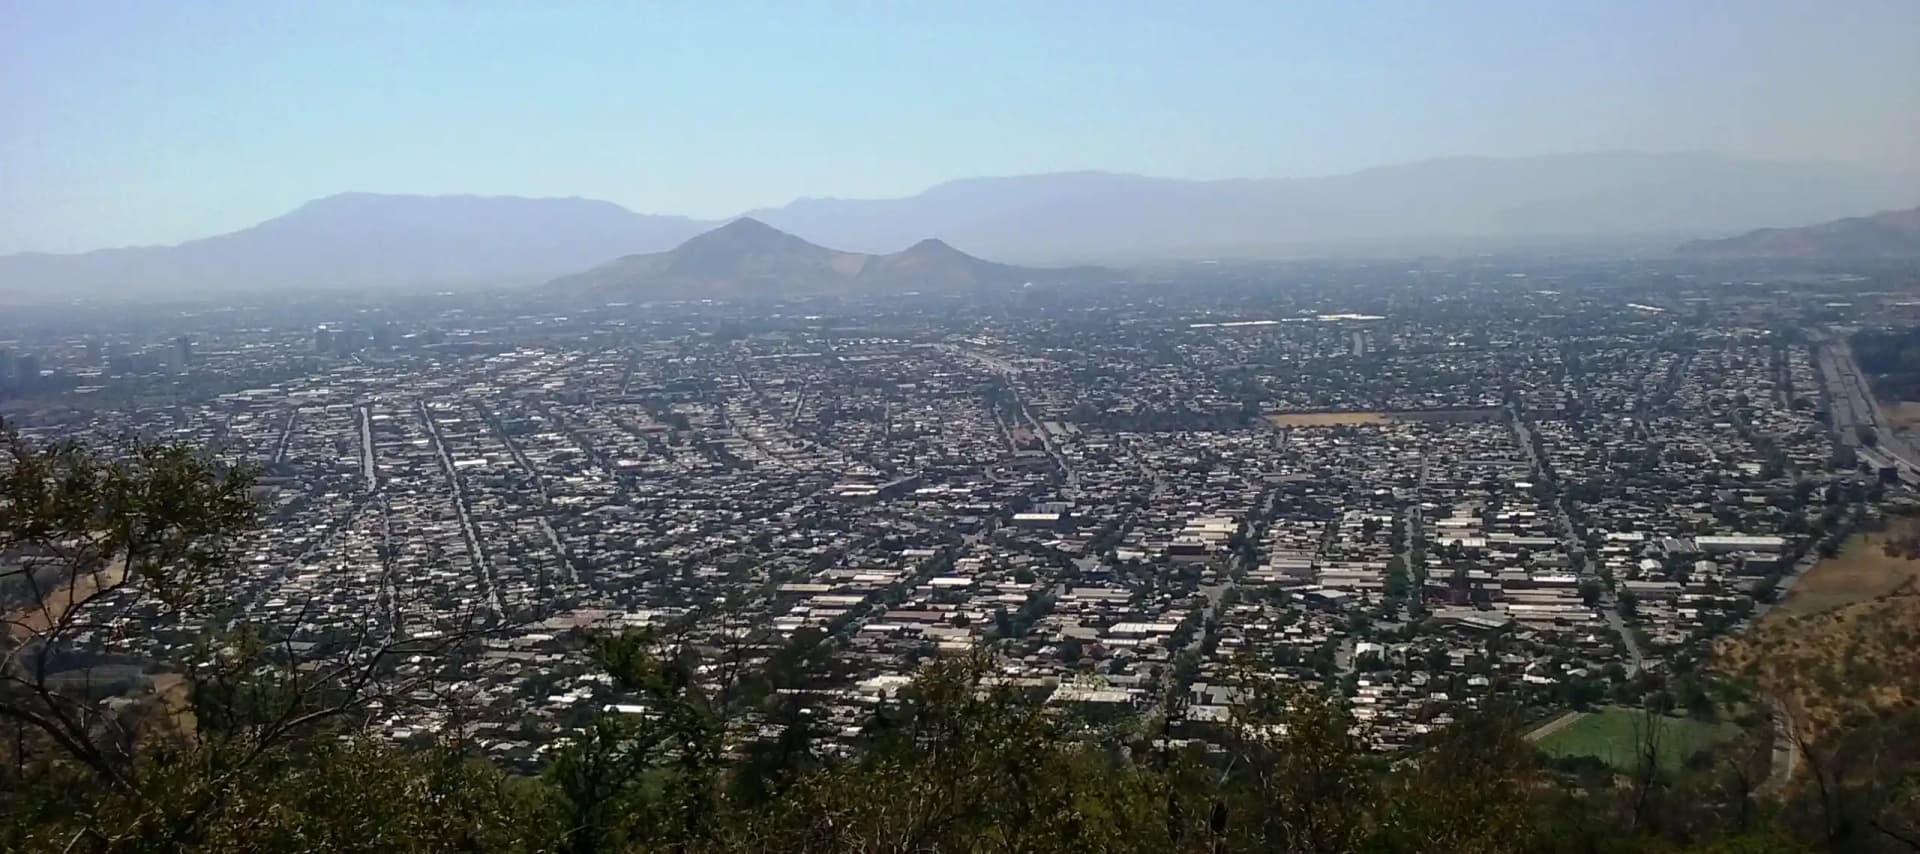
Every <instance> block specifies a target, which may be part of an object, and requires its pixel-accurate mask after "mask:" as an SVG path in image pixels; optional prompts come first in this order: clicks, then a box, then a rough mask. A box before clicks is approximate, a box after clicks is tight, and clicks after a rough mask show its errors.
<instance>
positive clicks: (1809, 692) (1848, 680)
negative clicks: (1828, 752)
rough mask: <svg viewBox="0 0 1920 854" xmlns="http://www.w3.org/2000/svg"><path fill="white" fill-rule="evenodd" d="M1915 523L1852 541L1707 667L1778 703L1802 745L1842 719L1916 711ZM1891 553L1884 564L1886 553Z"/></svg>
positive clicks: (1919, 579) (1897, 522)
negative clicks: (1789, 714)
mask: <svg viewBox="0 0 1920 854" xmlns="http://www.w3.org/2000/svg"><path fill="white" fill-rule="evenodd" d="M1916 537H1920V520H1915V519H1912V518H1906V517H1895V518H1893V519H1891V520H1889V523H1888V528H1887V530H1886V531H1878V532H1871V533H1862V534H1856V535H1854V536H1853V537H1851V538H1849V539H1848V540H1847V543H1846V546H1845V547H1844V548H1843V549H1842V550H1841V552H1840V554H1838V555H1836V556H1834V557H1832V558H1828V559H1827V560H1824V561H1821V562H1820V563H1819V564H1818V565H1816V566H1815V567H1814V568H1813V570H1812V571H1810V572H1808V573H1807V574H1806V576H1805V577H1803V578H1801V579H1800V582H1799V583H1798V584H1796V585H1795V586H1794V590H1793V592H1792V593H1791V594H1789V595H1788V597H1787V598H1786V600H1785V601H1783V602H1782V603H1781V604H1780V606H1779V607H1777V608H1775V609H1773V610H1772V611H1769V612H1768V613H1767V615H1766V616H1765V617H1763V618H1762V619H1761V620H1760V621H1759V622H1758V623H1757V624H1755V625H1754V626H1753V628H1752V629H1750V630H1749V631H1747V632H1745V633H1744V634H1741V635H1739V636H1735V637H1729V638H1726V639H1724V640H1723V641H1721V643H1720V644H1719V645H1718V647H1717V648H1716V650H1715V655H1714V659H1715V660H1714V667H1715V669H1717V670H1720V671H1722V672H1725V673H1730V674H1735V675H1739V676H1742V677H1745V678H1748V679H1751V680H1753V682H1754V683H1755V684H1756V685H1757V686H1758V687H1759V688H1760V689H1761V690H1762V691H1764V692H1765V693H1767V694H1769V695H1772V696H1777V697H1780V698H1782V699H1784V700H1785V701H1786V702H1787V703H1788V705H1789V706H1790V707H1791V708H1792V709H1793V710H1794V712H1795V717H1796V718H1797V719H1798V720H1799V721H1800V722H1801V724H1800V725H1801V726H1802V727H1803V728H1804V731H1805V733H1806V734H1807V736H1808V737H1809V738H1810V739H1817V738H1818V736H1819V734H1820V733H1821V732H1823V731H1828V730H1830V729H1831V728H1832V727H1834V726H1835V725H1837V724H1838V723H1839V722H1841V721H1843V720H1846V719H1847V718H1849V717H1850V716H1857V715H1868V716H1878V715H1881V714H1885V713H1889V712H1893V711H1897V710H1903V709H1910V708H1913V706H1914V704H1915V703H1920V643H1915V642H1914V640H1915V638H1920V559H1915V558H1913V557H1908V556H1907V555H1909V554H1913V553H1914V548H1915V546H1916V542H1915V538H1916ZM1890 544H1892V545H1894V546H1895V548H1894V549H1892V550H1893V551H1897V552H1900V553H1899V554H1889V553H1888V552H1889V548H1888V546H1889V545H1890Z"/></svg>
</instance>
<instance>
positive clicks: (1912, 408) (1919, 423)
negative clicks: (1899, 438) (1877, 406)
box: [1881, 400, 1920, 430]
mask: <svg viewBox="0 0 1920 854" xmlns="http://www.w3.org/2000/svg"><path fill="white" fill-rule="evenodd" d="M1881 409H1883V410H1885V412H1886V413H1887V422H1888V423H1889V424H1891V425H1892V426H1893V429H1895V430H1912V429H1914V428H1915V427H1920V400H1903V401H1900V402H1899V403H1890V404H1887V405H1885V406H1882V407H1881Z"/></svg>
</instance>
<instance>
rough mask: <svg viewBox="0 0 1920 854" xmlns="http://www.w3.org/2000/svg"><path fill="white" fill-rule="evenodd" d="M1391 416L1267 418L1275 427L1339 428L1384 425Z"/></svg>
mask: <svg viewBox="0 0 1920 854" xmlns="http://www.w3.org/2000/svg"><path fill="white" fill-rule="evenodd" d="M1392 418H1393V416H1392V415H1391V414H1390V413H1386V412H1283V413H1280V414H1277V415H1269V416H1267V420H1268V421H1270V422H1272V423H1273V424H1274V425H1275V426H1277V427H1340V426H1345V425H1351V424H1384V423H1386V422H1387V421H1389V420H1391V419H1392Z"/></svg>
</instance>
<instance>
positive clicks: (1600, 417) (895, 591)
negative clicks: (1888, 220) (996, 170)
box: [3, 263, 1920, 767]
mask: <svg viewBox="0 0 1920 854" xmlns="http://www.w3.org/2000/svg"><path fill="white" fill-rule="evenodd" d="M1727 272H1728V271H1727V270H1718V271H1716V270H1714V269H1712V268H1704V269H1692V270H1688V269H1662V268H1660V267H1659V266H1657V265H1649V266H1637V265H1624V264H1623V265H1603V264H1595V265H1590V266H1566V267H1553V266H1547V267H1541V266H1512V265H1497V264H1472V263H1450V264H1435V265H1430V266H1423V267H1412V268H1400V267H1395V266H1388V265H1360V264H1355V265H1344V266H1342V265H1326V266H1320V267H1276V266H1248V267H1245V268H1235V267H1216V266H1199V267H1194V268H1191V269H1184V270H1181V271H1179V272H1177V273H1174V274H1171V276H1172V277H1171V278H1168V279H1167V280H1164V281H1135V282H1128V281H1115V282H1111V283H1106V284H1104V285H1089V286H1082V287H1077V288H1063V289H1058V290H1039V289H1025V290H1018V291H1012V292H1007V293H999V294H983V295H973V296H966V297H945V296H940V297H933V296H928V297H913V296H903V297H897V298H879V297H875V298H866V299H858V298H847V299H841V298H820V299H813V300H801V301H795V302H789V303H775V304H755V303H739V304H730V303H722V302H707V301H699V302H678V303H670V304H634V305H613V306H606V307H599V308H595V307H589V306H576V307H570V308H561V307H555V306H551V305H546V304H543V301H541V300H538V299H534V298H532V297H533V296H534V295H532V294H527V293H523V292H517V291H501V292H478V293H467V294H459V293H445V294H434V295H421V296H414V297H405V298H393V299H353V298H349V297H344V296H343V297H338V298H330V299H325V300H315V301H310V302H295V303H272V302H263V303H260V304H257V305H254V304H246V303H240V304H232V305H222V306H207V305H194V304H181V305H175V306H168V307H166V308H165V309H164V310H154V309H151V308H140V309H132V308H129V309H126V310H122V311H116V310H114V309H112V308H88V309H86V310H80V311H43V312H33V313H29V314H26V315H23V316H16V318H15V320H14V321H12V323H11V328H9V329H7V330H5V332H4V333H3V334H4V336H5V338H6V339H8V340H10V341H13V342H21V343H16V344H14V345H13V346H12V347H10V349H9V350H8V351H7V355H6V356H5V357H4V359H5V360H6V362H7V363H8V365H9V368H10V370H11V371H12V373H13V376H14V380H13V386H12V388H14V389H15V390H16V391H15V394H14V399H13V400H12V401H10V402H9V403H7V404H6V410H7V419H8V422H9V423H10V424H13V425H15V426H16V427H17V428H18V429H19V430H20V431H21V432H22V434H23V435H24V436H26V437H28V438H35V437H43V438H45V439H47V440H49V441H52V440H57V439H68V438H74V437H84V438H86V439H89V440H93V441H96V442H99V443H102V444H106V443H110V442H111V441H112V439H113V438H114V437H116V436H123V435H139V436H146V437H152V438H155V439H162V440H167V441H178V442H185V443H188V444H190V445H192V446H195V447H204V448H209V449H212V452H213V453H215V454H217V455H218V457H219V458H220V459H222V460H224V461H226V462H229V463H233V464H240V465H247V466H252V467H254V468H256V469H257V470H258V472H259V480H258V485H257V489H256V491H257V493H258V496H259V500H260V503H261V505H262V507H263V523H262V525H261V527H260V529H259V530H258V531H256V532H254V533H253V534H252V535H251V536H250V537H249V539H248V540H247V542H246V545H245V547H244V548H243V549H242V550H241V551H240V552H239V554H238V555H237V560H236V561H235V562H234V563H233V565H231V566H229V567H226V568H224V569H225V571H226V574H225V575H224V576H223V577H222V578H221V579H220V581H219V582H218V583H219V584H221V585H222V586H223V587H225V588H226V589H227V590H229V591H230V592H231V594H232V596H233V598H234V600H235V602H236V603H237V608H236V610H235V612H234V613H233V614H231V615H230V618H233V619H244V620H247V621H250V622H254V623H258V624H262V625H267V626H272V627H274V628H275V629H277V630H278V631H279V632H281V633H284V634H283V637H284V638H285V639H286V640H287V641H288V642H289V643H293V644H302V645H311V644H322V643H325V642H327V640H328V639H329V638H330V637H331V636H333V635H335V634H338V633H340V632H343V631H346V630H348V629H350V628H352V627H356V626H364V625H371V626H372V627H373V631H374V632H375V633H377V634H378V635H379V636H383V637H384V636H408V635H422V634H426V635H431V634H432V633H435V632H445V631H450V630H452V629H453V628H454V627H456V626H459V625H472V624H474V622H475V621H476V620H477V621H478V622H479V623H482V624H485V625H489V626H492V627H496V628H497V631H492V632H489V633H488V635H487V639H486V650H485V654H484V655H480V656H476V657H474V658H472V659H470V660H466V661H463V662H462V663H461V667H462V668H463V669H462V671H461V672H460V673H458V674H457V675H455V676H453V677H451V678H450V679H449V680H448V684H447V686H446V687H447V689H448V690H446V691H445V692H443V693H439V694H436V695H435V696H434V697H433V698H432V699H431V700H430V701H425V702H401V703H395V704H393V706H392V707H391V708H386V709H382V710H381V717H380V720H379V729H380V731H381V732H382V733H383V734H385V735H387V736H390V737H394V738H405V737H407V736H409V735H411V734H416V733H434V732H440V731H441V730H442V729H443V728H444V727H446V726H447V724H448V722H449V721H450V720H455V719H457V720H459V721H460V722H461V724H460V725H461V726H462V727H463V728H464V731H465V732H466V734H467V735H469V736H470V737H471V738H472V743H473V744H474V745H476V746H477V747H479V748H480V749H481V750H482V751H483V752H484V753H485V754H486V755H487V756H489V757H491V758H493V759H496V760H498V761H500V762H503V763H507V764H511V765H516V766H526V767H533V766H536V765H537V764H538V763H539V762H540V760H541V756H542V753H543V751H545V750H546V749H547V748H548V747H549V746H550V745H551V744H552V743H553V740H554V738H555V737H556V735H557V734H560V733H563V732H565V730H566V728H567V727H568V726H570V725H572V724H573V723H574V722H577V721H579V720H581V719H582V717H583V716H584V715H586V714H589V713H591V712H595V711H598V710H601V709H604V708H609V707H616V706H619V705H621V704H623V703H629V702H632V701H633V700H634V698H632V697H627V696H622V694H621V693H620V692H619V691H618V690H616V689H615V687H614V686H613V685H612V684H611V682H610V680H608V679H606V678H605V676H604V675H602V674H600V673H598V672H596V671H595V670H594V669H593V668H592V667H591V666H590V665H589V663H588V662H587V661H586V659H585V658H584V656H583V655H582V654H581V651H580V649H579V648H578V645H577V644H570V643H569V642H568V641H567V638H568V635H569V632H570V631H571V630H573V629H577V628H581V627H654V628H657V629H660V630H662V631H664V632H670V633H671V634H672V635H673V636H674V637H676V638H680V639H683V640H684V641H685V642H687V643H691V644H694V645H697V646H699V647H701V648H703V649H706V650H708V651H710V652H712V653H714V654H715V655H716V656H727V657H730V658H728V659H727V660H729V661H732V662H735V663H737V664H738V665H740V667H741V668H744V669H752V670H764V669H765V668H766V667H767V666H768V664H769V662H780V663H781V667H782V668H783V669H782V671H781V674H780V675H781V677H782V679H783V681H782V683H778V684H775V685H772V686H771V687H772V688H774V689H777V690H781V691H799V692H803V695H804V697H805V709H806V710H807V712H808V713H809V714H811V715H814V716H816V718H817V721H818V723H819V724H821V725H822V726H823V727H824V729H825V731H826V732H828V733H830V734H831V735H832V737H835V738H843V739H845V740H847V741H848V742H849V743H851V742H852V741H854V740H857V738H858V737H859V735H860V733H861V732H862V726H863V723H864V722H865V721H866V720H868V719H869V718H870V716H871V715H872V714H873V710H874V709H875V708H876V707H878V706H881V705H884V704H886V703H887V702H888V701H889V699H890V697H892V696H893V695H894V694H896V693H897V692H898V691H899V689H900V688H901V687H902V686H903V685H905V684H906V683H907V682H908V681H909V680H910V679H911V677H912V675H913V674H914V672H915V671H916V669H917V668H918V667H919V666H920V665H921V664H922V663H923V662H926V661H929V660H931V659H936V658H939V657H942V656H960V655H965V654H967V653H969V652H970V651H974V650H983V649H984V650H991V651H992V652H993V653H994V654H995V659H994V661H995V668H996V671H997V675H999V676H1002V677H1004V678H1005V679H1007V680H1011V681H1012V682H1014V683H1017V684H1019V685H1022V686H1031V687H1032V688H1034V689H1036V690H1039V691H1041V692H1043V693H1044V694H1045V695H1046V702H1047V703H1048V704H1049V705H1053V706H1059V707H1063V708H1071V709H1075V710H1077V711H1081V712H1087V713H1091V714H1092V715H1093V716H1094V718H1096V719H1132V720H1136V721H1138V722H1139V723H1140V725H1141V726H1148V727H1154V728H1156V729H1155V731H1158V728H1159V727H1162V726H1165V727H1170V729H1169V730H1168V731H1169V732H1170V734H1171V735H1172V736H1173V737H1175V738H1190V739H1197V740H1201V741H1204V740H1206V739H1207V738H1208V737H1209V733H1210V732H1212V731H1213V725H1214V724H1216V723H1217V722H1219V721H1222V720H1224V719H1226V717H1227V716H1228V714H1229V708H1230V706H1231V705H1232V703H1233V700H1234V696H1235V693H1234V692H1235V687H1234V685H1235V681H1236V677H1235V674H1236V673H1238V672H1239V671H1240V669H1242V668H1248V667H1251V668H1256V669H1258V670H1261V671H1264V672H1267V673H1270V674H1272V675H1273V676H1275V677H1277V678H1279V679H1283V680H1286V681H1289V682H1298V683H1301V684H1303V685H1310V686H1325V687H1329V688H1333V689H1335V690H1337V691H1338V692H1339V693H1340V695H1341V696H1344V697H1347V698H1349V699H1350V700H1351V701H1352V702H1353V703H1354V706H1355V715H1356V717H1358V718H1359V719H1360V720H1362V721H1364V722H1366V723H1367V724H1368V725H1369V728H1368V733H1369V737H1370V739H1371V740H1372V741H1373V743H1374V746H1375V747H1377V748H1379V749H1383V750H1384V749H1390V748H1393V747H1396V746H1399V745H1404V744H1406V743H1408V742H1409V741H1410V740H1411V739H1414V738H1415V737H1416V736H1418V735H1420V734H1422V733H1426V732H1429V731H1431V730H1432V729H1433V728H1434V727H1436V726H1438V725H1441V724H1444V723H1445V722H1446V721H1447V720H1448V719H1449V715H1450V714H1451V713H1452V712H1453V711H1454V710H1457V709H1460V708H1463V707H1466V708H1471V707H1473V706H1475V705H1476V704H1479V703H1481V702H1485V701H1486V700H1487V699H1488V698H1491V697H1504V698H1519V699H1520V700H1521V701H1522V702H1524V703H1526V704H1527V705H1528V706H1530V707H1534V708H1537V709H1540V710H1542V711H1546V710H1552V709H1558V708H1566V707H1569V706H1570V705H1571V704H1581V705H1583V706H1584V705H1586V704H1592V703H1598V702H1601V701H1603V700H1604V699H1605V698H1607V697H1609V696H1613V697H1625V696H1638V693H1637V692H1640V691H1644V690H1646V686H1648V685H1655V686H1657V685H1662V684H1665V683H1666V681H1667V680H1669V679H1670V678H1671V675H1672V674H1674V673H1676V672H1680V673H1687V672H1690V671H1691V670H1692V668H1693V667H1694V666H1695V662H1698V661H1699V660H1700V659H1701V658H1702V657H1703V654H1704V652H1705V651H1706V650H1707V649H1708V648H1709V647H1710V646H1711V645H1712V644H1713V643H1714V642H1715V641H1716V640H1717V639H1719V638H1721V637H1722V636H1723V635H1725V634H1727V633H1728V632H1730V631H1734V630H1737V629H1739V628H1740V627H1742V626H1744V625H1746V624H1748V623H1750V622H1751V621H1752V620H1754V619H1755V618H1756V617H1759V616H1760V615H1763V614H1765V613H1766V612H1767V610H1768V608H1769V607H1770V606H1771V605H1772V604H1773V603H1775V602H1776V601H1778V600H1779V598H1780V595H1781V593H1783V592H1785V591H1787V590H1789V589H1790V588H1791V586H1792V585H1793V583H1794V581H1795V580H1796V579H1797V578H1798V576H1800V575H1801V574H1802V573H1804V572H1806V571H1807V570H1808V568H1809V567H1811V566H1812V565H1813V562H1814V561H1815V560H1816V559H1817V558H1818V557H1819V556H1820V555H1821V554H1822V553H1823V552H1826V553H1831V552H1832V551H1833V549H1834V548H1835V545H1836V544H1837V543H1838V542H1839V541H1840V540H1842V539H1843V538H1844V537H1845V536H1846V535H1847V534H1848V533H1849V532H1850V531H1852V530H1853V529H1855V528H1856V527H1858V526H1860V525H1861V523H1862V522H1863V520H1864V519H1866V518H1867V517H1870V516H1875V515H1878V514H1881V513H1882V512H1883V510H1882V509H1881V508H1882V506H1883V504H1884V503H1885V502H1888V501H1904V500H1906V499H1903V498H1900V497H1899V496H1902V495H1906V494H1908V488H1909V487H1910V486H1911V485H1912V484H1913V483H1914V482H1915V481H1916V476H1917V475H1920V468H1916V467H1915V466H1914V464H1913V462H1911V461H1912V460H1916V459H1920V455H1916V454H1914V453H1913V452H1912V451H1910V450H1908V449H1907V446H1906V440H1905V438H1904V435H1903V433H1902V432H1901V431H1900V430H1898V429H1892V428H1889V426H1888V425H1886V424H1885V423H1883V422H1882V421H1880V420H1879V419H1882V418H1885V417H1886V416H1884V415H1881V414H1879V410H1878V409H1876V407H1875V404H1874V403H1873V398H1872V396H1871V392H1870V391H1869V390H1867V388H1866V387H1865V386H1864V385H1863V384H1862V380H1861V378H1860V377H1861V373H1860V369H1859V367H1858V366H1857V365H1856V364H1855V363H1854V361H1853V357H1852V355H1851V353H1850V352H1849V350H1848V348H1847V346H1846V344H1845V343H1844V342H1845V340H1846V335H1847V333H1848V332H1850V331H1851V330H1853V329H1855V328H1857V327H1858V326H1859V325H1861V324H1862V323H1863V322H1864V323H1874V324H1884V323H1887V322H1889V321H1890V320H1894V319H1905V320H1907V321H1909V322H1920V301H1916V300H1915V299H1914V298H1912V296H1911V295H1910V291H1907V290H1903V289H1901V288H1900V287H1896V286H1904V285H1909V284H1910V283H1909V282H1907V281H1905V280H1899V279H1889V278H1887V277H1886V276H1884V275H1875V274H1872V273H1868V274H1862V275H1849V276H1838V275H1826V276H1800V275H1796V274H1793V273H1789V272H1779V273H1775V274H1773V275H1772V276H1770V277H1765V278H1761V279H1756V280H1729V279H1723V278H1716V276H1723V275H1725V274H1726V273H1727ZM1761 275H1763V276H1765V274H1764V273H1762V274H1761ZM1768 279H1771V280H1768ZM1876 438H1877V441H1876ZM120 595H122V596H125V597H127V598H128V599H129V602H128V603H127V605H128V607H119V608H116V607H115V606H114V603H112V602H105V603H102V605H101V608H102V609H103V610H105V611H108V612H111V613H113V614H114V617H113V618H112V619H111V620H107V621H103V622H101V623H99V624H98V625H96V626H92V627H89V628H87V629H86V630H85V631H84V633H83V634H82V635H81V638H80V639H81V640H82V641H83V642H84V643H87V644H90V645H91V646H92V647H93V648H95V649H96V650H98V651H101V652H109V651H111V652H114V653H116V654H119V655H135V656H139V657H141V658H143V659H147V660H151V661H156V662H165V661H169V660H173V659H175V658H177V657H178V656H179V654H180V653H181V651H182V650H184V649H186V648H187V647H190V646H191V645H192V644H193V643H194V642H196V640H197V638H198V637H199V636H200V634H201V633H202V632H203V631H204V630H205V629H206V628H207V626H205V625H203V624H201V623H199V622H195V621H182V620H174V619H169V618H168V616H167V615H166V614H162V613H159V612H158V611H152V612H149V611H146V610H142V608H141V607H140V603H137V602H134V601H133V599H134V598H135V594H134V592H133V591H132V590H128V591H125V592H123V593H121V594H120ZM795 661H803V662H813V663H817V668H816V669H815V670H814V671H811V672H805V673H793V672H790V671H791V670H792V667H793V662H795ZM423 666H424V665H423ZM436 666H437V665H436ZM741 672H743V671H742V670H741V669H737V668H714V669H712V670H711V671H710V672H707V673H705V674H703V675H704V677H705V678H708V679H712V680H715V681H716V682H717V681H718V680H720V679H723V678H725V679H733V680H736V681H738V682H739V683H740V686H741V687H742V688H744V687H746V686H748V685H749V684H758V685H760V686H761V687H763V688H766V687H769V685H768V683H765V682H760V681H758V680H745V679H742V678H741V677H740V673H741ZM713 688H714V689H715V690H720V689H721V686H719V685H718V684H716V685H714V686H713ZM1169 696H1172V697H1176V698H1178V699H1179V700H1180V702H1178V703H1176V704H1172V705H1169V704H1168V703H1167V702H1166V698H1167V697H1169ZM1169 710H1171V713H1172V714H1174V715H1176V716H1177V719H1176V720H1172V721H1166V720H1157V719H1156V715H1165V714H1168V713H1169Z"/></svg>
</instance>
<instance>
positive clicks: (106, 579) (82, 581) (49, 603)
mask: <svg viewBox="0 0 1920 854" xmlns="http://www.w3.org/2000/svg"><path fill="white" fill-rule="evenodd" d="M126 573H127V565H126V564H125V563H124V562H122V561H118V560H116V561H114V562H113V563H111V564H109V565H107V566H105V567H102V568H101V569H99V570H98V571H96V572H83V573H81V574H80V575H79V576H78V577H75V578H73V579H72V580H71V581H70V582H69V583H66V584H62V585H61V586H60V587H59V589H56V590H50V591H48V592H47V595H46V596H44V597H41V600H40V601H41V602H42V603H43V604H44V605H45V607H34V606H32V605H28V606H26V607H23V608H19V609H16V610H15V611H14V612H13V613H11V614H8V615H7V620H8V622H7V633H8V634H10V635H12V636H13V639H14V640H16V641H24V640H27V639H29V638H31V637H33V635H34V634H36V633H38V632H44V631H46V630H47V629H49V628H51V627H52V626H53V624H54V623H56V622H58V621H59V620H60V617H61V616H63V615H65V614H66V612H67V609H68V608H70V607H72V606H73V603H75V602H82V601H85V600H86V598H87V597H89V596H92V595H93V594H94V593H96V592H98V591H99V590H100V588H101V587H103V586H112V585H114V584H118V583H120V579H121V578H123V577H125V575H126Z"/></svg>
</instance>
